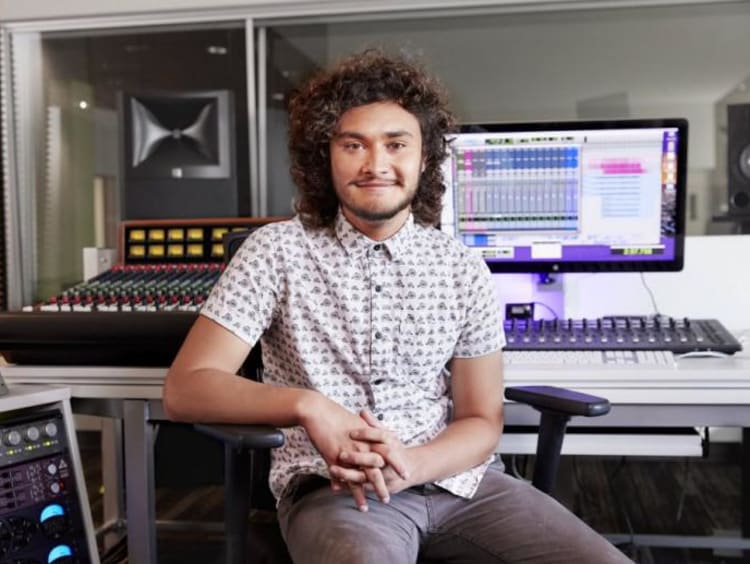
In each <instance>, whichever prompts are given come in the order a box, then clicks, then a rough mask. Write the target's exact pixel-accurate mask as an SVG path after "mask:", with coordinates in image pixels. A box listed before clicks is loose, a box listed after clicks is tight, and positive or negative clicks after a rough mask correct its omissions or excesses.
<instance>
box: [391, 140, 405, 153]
mask: <svg viewBox="0 0 750 564" xmlns="http://www.w3.org/2000/svg"><path fill="white" fill-rule="evenodd" d="M388 148H389V149H391V150H392V151H400V150H401V149H405V148H406V143H404V142H403V141H392V142H391V143H388Z"/></svg>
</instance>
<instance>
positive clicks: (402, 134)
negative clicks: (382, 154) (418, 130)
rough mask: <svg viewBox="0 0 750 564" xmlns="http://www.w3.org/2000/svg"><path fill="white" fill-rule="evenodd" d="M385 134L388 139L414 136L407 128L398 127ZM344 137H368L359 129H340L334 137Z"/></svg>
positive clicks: (362, 138)
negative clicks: (358, 130)
mask: <svg viewBox="0 0 750 564" xmlns="http://www.w3.org/2000/svg"><path fill="white" fill-rule="evenodd" d="M385 136H386V137H387V138H388V139H393V138H396V137H414V135H413V134H412V133H410V132H409V131H406V130H405V129H398V130H396V131H386V132H385ZM342 137H351V138H353V139H361V140H364V139H366V138H367V136H366V135H363V134H362V133H359V132H357V131H339V132H338V133H336V134H335V135H334V139H340V138H342Z"/></svg>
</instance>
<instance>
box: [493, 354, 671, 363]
mask: <svg viewBox="0 0 750 564" xmlns="http://www.w3.org/2000/svg"><path fill="white" fill-rule="evenodd" d="M503 360H504V362H505V364H507V365H511V366H528V367H540V366H559V365H566V364H567V365H573V366H643V367H647V366H660V367H669V366H675V358H674V355H673V354H672V353H671V352H669V351H663V350H658V351H624V350H618V351H611V350H610V351H585V350H577V351H531V350H524V351H519V350H510V351H504V352H503Z"/></svg>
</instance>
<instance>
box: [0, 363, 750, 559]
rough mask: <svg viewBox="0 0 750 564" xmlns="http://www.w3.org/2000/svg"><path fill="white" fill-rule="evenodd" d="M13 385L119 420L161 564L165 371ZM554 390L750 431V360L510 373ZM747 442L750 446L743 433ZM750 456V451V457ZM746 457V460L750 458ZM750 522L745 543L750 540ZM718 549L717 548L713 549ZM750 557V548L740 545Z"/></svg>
mask: <svg viewBox="0 0 750 564" xmlns="http://www.w3.org/2000/svg"><path fill="white" fill-rule="evenodd" d="M0 372H1V373H2V375H3V376H4V377H5V378H6V380H7V381H8V383H11V384H17V383H38V384H49V383H55V384H61V385H66V386H69V387H70V389H71V394H72V396H73V398H74V402H73V407H74V410H75V411H77V412H79V413H88V414H93V415H104V416H109V417H117V418H121V419H122V421H123V435H124V436H123V440H124V445H125V482H126V484H127V488H126V500H125V502H126V507H127V523H128V527H127V529H128V555H129V558H130V561H131V562H139V563H149V562H153V563H155V562H156V561H157V555H156V532H155V527H144V526H143V524H144V523H155V500H154V467H153V449H152V446H153V439H154V426H153V423H154V422H158V421H159V420H163V419H164V413H163V410H162V408H161V401H160V398H161V386H162V382H163V379H164V375H165V373H166V369H165V368H124V367H92V366H86V367H52V366H9V367H4V368H0ZM525 384H548V385H555V386H562V387H569V388H573V389H576V390H579V391H582V392H586V393H590V394H595V395H601V396H604V397H607V398H609V400H610V402H611V403H612V411H611V412H610V413H609V414H608V415H606V416H603V417H596V418H592V419H586V418H575V419H574V420H573V421H572V422H571V425H574V426H584V427H588V426H591V427H594V426H597V427H638V426H642V427H676V426H685V427H690V426H726V427H743V428H750V353H748V352H743V353H741V354H738V355H735V356H733V357H730V358H725V359H715V358H698V359H696V358H691V359H683V360H680V361H679V362H678V363H677V366H676V367H675V368H645V369H644V368H635V369H633V368H629V367H614V368H605V369H602V367H587V366H574V367H570V366H564V365H561V366H549V367H544V368H526V367H519V366H512V367H509V368H508V369H507V370H506V385H507V386H514V385H525ZM505 420H506V423H507V424H508V425H536V424H538V421H539V415H538V413H536V412H535V411H534V410H533V409H531V408H529V407H527V406H522V405H518V404H513V403H510V404H507V405H506V408H505ZM744 438H745V439H746V440H750V435H748V434H747V431H745V435H744ZM746 450H748V449H746ZM743 456H745V458H746V459H747V453H745V454H744V455H743ZM748 468H750V460H745V463H744V464H743V484H750V474H749V473H748ZM743 507H745V508H750V488H749V487H747V486H746V485H745V487H743ZM748 517H750V515H744V514H743V518H744V521H745V523H743V536H744V537H745V538H748V539H750V528H749V527H750V526H749V524H748V523H747V521H748ZM712 546H715V544H714V545H712ZM733 546H734V547H742V548H749V549H750V540H745V539H742V540H739V539H734V541H733Z"/></svg>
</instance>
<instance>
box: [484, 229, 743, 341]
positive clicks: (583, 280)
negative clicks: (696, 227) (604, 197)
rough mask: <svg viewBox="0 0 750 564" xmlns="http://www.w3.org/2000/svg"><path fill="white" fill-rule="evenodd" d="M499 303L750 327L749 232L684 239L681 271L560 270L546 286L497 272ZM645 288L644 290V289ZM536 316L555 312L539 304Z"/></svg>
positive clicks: (571, 313)
mask: <svg viewBox="0 0 750 564" xmlns="http://www.w3.org/2000/svg"><path fill="white" fill-rule="evenodd" d="M494 279H495V283H496V287H497V294H498V298H499V300H500V302H501V303H503V304H504V303H508V302H531V301H536V302H542V303H544V304H546V305H548V306H549V307H552V308H553V309H554V310H555V313H556V314H557V315H558V316H560V317H564V318H567V317H571V318H582V317H585V318H596V317H602V316H606V315H652V314H654V313H656V312H655V311H654V307H653V304H652V302H651V298H650V296H649V292H648V289H650V290H651V291H652V292H653V295H654V301H655V302H656V305H657V307H658V309H659V313H661V314H662V315H667V316H671V317H692V318H717V319H719V321H721V322H722V323H723V324H724V326H725V327H727V329H730V330H734V331H738V332H739V331H742V330H748V329H750V291H749V290H748V280H750V235H731V236H728V235H722V236H718V235H717V236H697V237H687V238H686V240H685V266H684V268H683V270H682V271H680V272H646V273H643V276H642V277H641V274H640V273H637V272H614V273H605V272H603V273H597V274H594V273H583V274H572V273H569V274H563V275H559V276H558V281H559V282H560V283H558V284H556V285H553V286H549V287H544V286H540V285H538V284H537V283H536V277H535V276H533V275H529V274H495V275H494ZM647 287H648V289H647ZM535 317H536V318H545V319H551V318H552V317H553V315H552V314H551V313H550V312H549V311H548V310H546V309H545V308H544V307H542V306H537V313H536V316H535Z"/></svg>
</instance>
